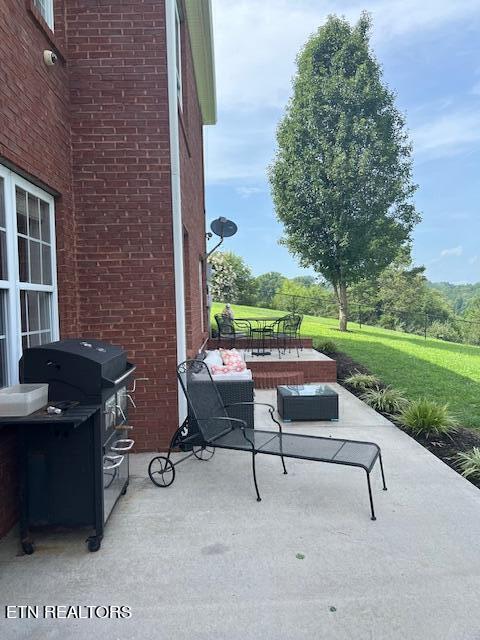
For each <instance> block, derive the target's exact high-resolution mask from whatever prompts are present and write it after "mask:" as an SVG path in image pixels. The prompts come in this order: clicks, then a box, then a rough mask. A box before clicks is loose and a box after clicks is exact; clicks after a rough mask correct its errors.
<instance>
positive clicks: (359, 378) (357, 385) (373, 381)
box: [344, 371, 380, 391]
mask: <svg viewBox="0 0 480 640" xmlns="http://www.w3.org/2000/svg"><path fill="white" fill-rule="evenodd" d="M344 382H345V384H348V386H349V387H353V388H354V389H358V390H359V391H366V390H367V389H373V388H374V387H377V386H378V385H379V384H380V380H379V379H378V378H377V377H376V376H372V375H370V374H368V373H360V372H359V371H357V373H354V374H353V376H349V377H348V378H345V380H344Z"/></svg>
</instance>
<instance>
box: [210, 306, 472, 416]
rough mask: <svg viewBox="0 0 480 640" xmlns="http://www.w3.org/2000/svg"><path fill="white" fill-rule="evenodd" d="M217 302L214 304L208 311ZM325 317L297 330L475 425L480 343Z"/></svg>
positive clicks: (252, 311)
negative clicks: (346, 325) (345, 325)
mask: <svg viewBox="0 0 480 640" xmlns="http://www.w3.org/2000/svg"><path fill="white" fill-rule="evenodd" d="M222 306H223V305H220V304H214V307H213V310H212V311H213V313H218V312H219V311H220V310H221V308H222ZM233 310H234V313H235V316H236V317H237V318H240V317H242V316H243V317H248V316H250V317H253V316H255V315H261V316H270V315H271V316H277V317H278V316H279V315H282V314H284V313H285V312H281V311H273V310H271V309H258V308H256V307H241V306H233ZM337 326H338V323H337V321H335V320H332V319H331V318H316V317H313V316H305V318H304V321H303V324H302V334H303V335H305V336H311V337H312V338H314V342H315V339H318V341H320V340H325V339H328V340H333V341H334V342H335V344H336V345H337V346H338V348H339V349H340V350H341V351H344V352H345V353H347V354H348V355H349V356H350V357H352V358H353V359H354V360H356V361H357V362H359V363H361V364H363V365H365V366H366V367H368V368H369V369H370V370H371V371H372V373H374V374H376V375H377V376H378V377H379V378H381V379H382V380H383V381H384V382H385V383H386V384H391V385H393V386H394V387H397V388H398V389H402V390H403V391H404V392H405V394H406V396H407V397H408V398H411V399H413V398H418V397H420V396H424V395H425V396H428V397H429V398H432V399H434V400H437V401H438V402H448V403H449V405H450V409H451V411H452V412H453V413H455V415H456V416H457V417H458V418H459V420H460V422H461V424H463V425H464V426H469V427H477V428H480V347H474V346H470V345H463V344H454V343H451V342H443V341H442V340H435V339H434V338H427V340H424V339H423V338H422V337H420V336H415V335H411V334H407V333H401V332H399V331H389V330H386V329H380V328H378V327H369V326H363V327H362V328H361V329H360V328H359V327H358V325H357V324H356V323H352V324H351V325H350V330H349V331H348V333H341V332H340V331H338V330H337Z"/></svg>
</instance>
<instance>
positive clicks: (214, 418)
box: [197, 416, 248, 429]
mask: <svg viewBox="0 0 480 640" xmlns="http://www.w3.org/2000/svg"><path fill="white" fill-rule="evenodd" d="M207 420H224V421H225V422H227V421H228V422H238V423H239V424H241V425H243V426H241V427H240V429H247V428H248V425H247V423H246V422H245V420H240V418H229V417H228V416H212V417H211V418H200V419H199V420H197V422H207Z"/></svg>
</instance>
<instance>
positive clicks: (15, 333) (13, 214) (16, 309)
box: [0, 165, 60, 385]
mask: <svg viewBox="0 0 480 640" xmlns="http://www.w3.org/2000/svg"><path fill="white" fill-rule="evenodd" d="M0 178H3V180H4V189H5V224H6V249H7V270H8V280H0V289H2V290H4V291H6V292H7V296H6V298H7V305H6V307H7V308H6V313H5V324H6V328H7V380H8V384H10V385H11V384H16V383H17V382H18V373H19V372H18V362H19V360H20V357H21V355H22V316H21V309H20V291H22V290H23V291H40V292H42V291H44V292H47V293H50V294H51V305H50V315H51V318H50V320H51V332H52V340H58V339H59V336H60V329H59V318H58V292H57V264H56V246H55V201H54V198H53V197H52V196H51V195H50V194H48V193H46V192H45V191H43V189H40V188H39V187H36V186H35V185H33V184H32V183H31V182H28V181H27V180H25V179H24V178H22V177H21V176H19V175H18V174H16V173H14V172H13V171H11V170H10V169H7V168H6V167H5V166H3V165H0ZM16 187H19V188H20V189H23V190H24V191H26V192H27V193H30V194H32V195H33V196H35V197H37V198H40V199H41V200H43V201H44V202H46V203H47V204H48V206H49V212H50V247H51V268H52V284H51V285H46V284H31V283H28V282H20V278H19V270H18V237H17V210H16V196H15V189H16Z"/></svg>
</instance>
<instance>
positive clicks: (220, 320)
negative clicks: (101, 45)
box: [215, 313, 251, 349]
mask: <svg viewBox="0 0 480 640" xmlns="http://www.w3.org/2000/svg"><path fill="white" fill-rule="evenodd" d="M215 322H216V323H217V340H218V345H219V346H220V344H221V342H222V340H225V339H226V340H229V341H230V348H231V349H233V347H235V343H236V341H237V339H238V338H247V339H248V340H250V338H251V327H250V323H249V322H247V321H246V320H234V319H233V318H228V317H226V316H222V314H220V313H217V314H216V315H215ZM248 347H249V343H247V345H246V349H248Z"/></svg>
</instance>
